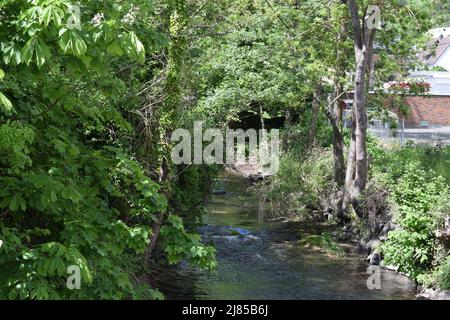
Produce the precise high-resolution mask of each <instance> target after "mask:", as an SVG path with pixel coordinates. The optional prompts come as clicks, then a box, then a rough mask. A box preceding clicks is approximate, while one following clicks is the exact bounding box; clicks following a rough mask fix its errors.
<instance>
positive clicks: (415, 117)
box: [405, 96, 450, 126]
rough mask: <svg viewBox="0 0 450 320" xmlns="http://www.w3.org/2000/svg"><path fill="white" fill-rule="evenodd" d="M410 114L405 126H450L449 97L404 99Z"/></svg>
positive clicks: (412, 97) (413, 97)
mask: <svg viewBox="0 0 450 320" xmlns="http://www.w3.org/2000/svg"><path fill="white" fill-rule="evenodd" d="M406 103H407V104H408V105H409V106H410V108H411V113H410V114H409V116H408V118H407V119H405V125H406V126H419V125H421V124H422V125H426V124H428V125H430V126H436V125H437V126H450V96H426V97H418V96H411V97H406Z"/></svg>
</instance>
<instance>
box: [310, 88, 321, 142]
mask: <svg viewBox="0 0 450 320" xmlns="http://www.w3.org/2000/svg"><path fill="white" fill-rule="evenodd" d="M320 96H321V87H320V85H318V86H317V87H316V88H315V90H314V93H313V101H312V115H311V124H310V126H309V132H308V138H307V143H308V146H309V147H311V146H312V145H314V144H315V142H316V132H317V122H318V120H319V111H320Z"/></svg>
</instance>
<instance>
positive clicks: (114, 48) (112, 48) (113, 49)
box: [106, 41, 123, 56]
mask: <svg viewBox="0 0 450 320" xmlns="http://www.w3.org/2000/svg"><path fill="white" fill-rule="evenodd" d="M106 51H107V52H108V53H109V54H111V55H117V56H122V55H123V50H122V48H121V47H120V44H119V42H118V41H113V42H112V43H111V44H110V45H109V46H108V47H107V48H106Z"/></svg>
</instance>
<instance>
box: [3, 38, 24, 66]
mask: <svg viewBox="0 0 450 320" xmlns="http://www.w3.org/2000/svg"><path fill="white" fill-rule="evenodd" d="M0 49H1V51H2V52H3V62H4V63H5V64H10V63H12V64H14V65H18V64H19V63H20V62H21V61H22V59H21V52H20V49H19V47H18V46H17V45H15V44H9V45H5V44H3V43H2V44H1V45H0Z"/></svg>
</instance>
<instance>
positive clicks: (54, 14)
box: [39, 4, 64, 27]
mask: <svg viewBox="0 0 450 320" xmlns="http://www.w3.org/2000/svg"><path fill="white" fill-rule="evenodd" d="M63 17H64V10H62V9H61V8H59V7H57V6H55V5H53V4H50V5H49V6H47V7H45V8H44V9H42V10H41V12H40V13H39V22H40V23H41V24H43V25H44V26H45V27H47V26H48V25H49V24H50V22H51V21H53V22H54V23H55V25H56V26H60V25H61V21H62V19H63Z"/></svg>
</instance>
